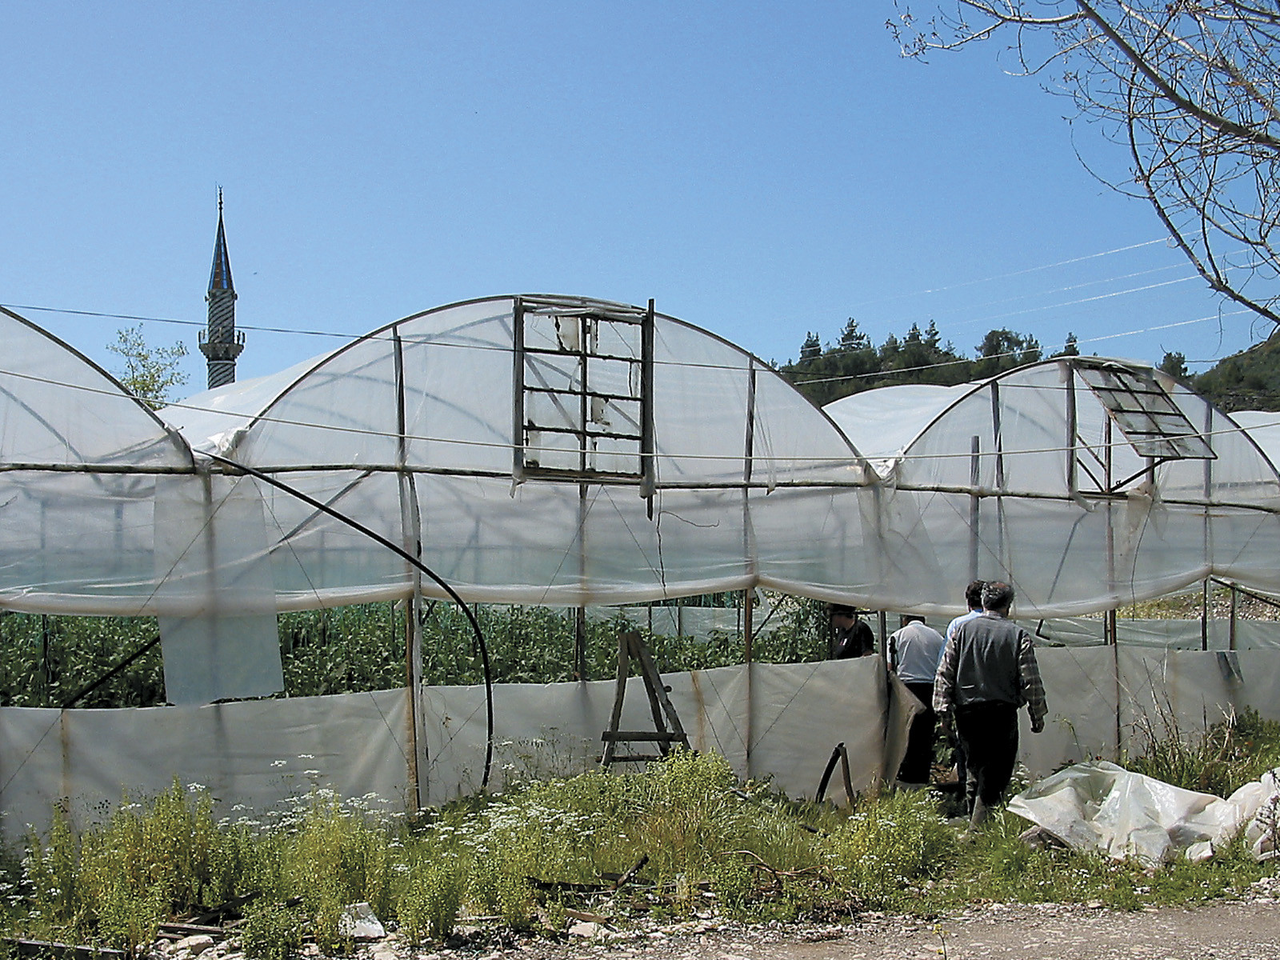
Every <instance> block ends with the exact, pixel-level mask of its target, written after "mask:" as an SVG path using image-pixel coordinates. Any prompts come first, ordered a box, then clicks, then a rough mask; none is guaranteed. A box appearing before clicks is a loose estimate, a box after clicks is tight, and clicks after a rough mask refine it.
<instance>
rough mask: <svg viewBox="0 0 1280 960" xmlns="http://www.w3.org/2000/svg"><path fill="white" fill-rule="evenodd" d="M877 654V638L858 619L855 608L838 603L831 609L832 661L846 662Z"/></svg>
mask: <svg viewBox="0 0 1280 960" xmlns="http://www.w3.org/2000/svg"><path fill="white" fill-rule="evenodd" d="M875 652H876V636H875V634H874V633H872V632H871V628H870V627H869V626H867V624H866V623H865V622H864V621H863V620H861V619H860V618H859V617H858V611H856V610H854V609H853V607H850V606H847V605H845V604H841V603H837V604H833V605H832V607H831V659H832V660H846V659H848V658H850V657H865V656H867V655H868V654H872V653H875Z"/></svg>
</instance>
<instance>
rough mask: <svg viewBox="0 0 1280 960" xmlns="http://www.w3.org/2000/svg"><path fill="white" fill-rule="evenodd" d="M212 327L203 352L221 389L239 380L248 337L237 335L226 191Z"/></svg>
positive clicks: (203, 334) (212, 288) (211, 298)
mask: <svg viewBox="0 0 1280 960" xmlns="http://www.w3.org/2000/svg"><path fill="white" fill-rule="evenodd" d="M204 299H205V302H206V303H208V304H209V324H208V328H207V329H206V330H202V331H200V352H201V353H203V354H204V355H205V357H206V359H208V361H209V387H210V388H211V389H212V388H213V387H221V386H225V385H226V384H228V383H234V382H235V379H236V357H238V356H240V351H241V350H243V349H244V334H243V333H237V332H236V288H235V286H234V285H233V284H232V282H231V260H230V258H229V257H228V256H227V231H226V228H225V227H224V226H223V225H222V188H221V187H219V188H218V237H217V239H216V240H215V241H214V245H213V270H212V271H210V273H209V292H208V294H206V295H205V298H204Z"/></svg>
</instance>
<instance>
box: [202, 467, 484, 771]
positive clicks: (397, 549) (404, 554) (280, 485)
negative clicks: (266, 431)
mask: <svg viewBox="0 0 1280 960" xmlns="http://www.w3.org/2000/svg"><path fill="white" fill-rule="evenodd" d="M206 456H208V457H209V458H210V459H211V460H214V461H216V462H217V463H221V464H222V465H223V466H227V467H230V468H231V469H233V470H238V471H241V472H243V473H247V474H248V475H249V476H251V477H253V478H254V479H255V480H261V481H262V482H263V483H266V484H269V485H270V486H273V487H275V488H276V489H277V490H282V491H284V492H285V493H287V494H289V496H291V497H295V498H297V499H298V500H301V501H302V502H303V503H305V504H307V505H308V506H310V507H314V508H315V509H317V510H319V511H321V512H322V513H325V514H328V515H329V516H331V517H333V518H334V519H335V520H338V521H340V522H342V523H345V524H346V525H347V526H349V527H351V529H353V530H356V531H357V532H359V533H362V534H364V535H365V536H366V537H368V538H369V539H370V540H373V541H374V542H376V543H378V544H380V545H381V546H384V547H386V548H387V549H388V550H390V551H391V552H392V553H394V554H396V555H397V556H399V557H400V558H401V559H403V560H406V561H408V562H409V563H411V564H413V566H414V567H416V568H417V569H418V570H420V571H421V572H422V573H425V574H426V575H427V576H428V577H430V578H431V579H432V580H433V581H435V583H436V584H438V585H439V586H440V588H441V589H442V590H444V592H445V593H447V594H448V595H449V598H450V599H451V600H453V602H454V603H456V604H457V605H458V606H460V607H461V608H462V611H463V612H464V613H465V614H466V615H467V620H469V621H470V623H471V629H472V631H473V633H474V634H475V639H476V648H477V649H478V650H479V653H480V662H481V665H482V667H483V669H484V702H485V746H484V776H483V777H481V778H480V789H481V790H484V789H487V788H488V786H489V772H490V770H491V768H492V766H493V673H492V670H491V669H490V666H489V648H488V647H487V646H486V645H485V642H484V634H483V633H482V632H481V631H480V622H479V621H478V620H476V615H475V613H473V612H472V610H471V608H470V607H469V606H467V604H466V601H465V600H463V599H462V597H460V596H459V595H458V591H456V590H454V589H453V587H451V586H450V585H449V584H448V583H446V582H445V581H444V579H443V578H442V577H441V576H440V575H439V574H437V573H436V572H435V571H434V570H432V569H431V568H430V567H428V566H427V565H426V564H424V563H423V562H422V561H421V560H419V559H418V558H417V557H415V556H413V555H412V554H410V553H409V552H408V551H407V550H405V549H404V548H403V547H401V546H399V545H398V544H396V543H394V542H392V541H391V540H388V539H387V538H386V537H384V536H383V535H382V534H380V533H378V532H377V531H375V530H370V529H369V528H368V527H366V526H365V525H364V524H362V523H360V522H359V521H358V520H353V519H351V517H348V516H347V515H346V514H344V513H341V512H339V511H338V510H335V509H334V508H333V507H331V506H329V505H328V504H326V503H322V502H321V501H319V500H317V499H316V498H315V497H312V496H308V495H307V494H305V493H303V492H302V491H301V490H298V489H296V488H295V487H291V486H289V484H287V483H284V482H283V481H280V480H277V479H276V478H275V477H273V476H270V475H269V474H266V473H263V472H262V471H261V470H258V469H256V468H254V467H249V466H245V465H244V464H243V463H237V462H236V461H235V460H228V459H227V458H226V457H220V456H218V455H217V454H216V453H210V454H206ZM409 695H410V696H415V695H416V691H414V690H410V692H409Z"/></svg>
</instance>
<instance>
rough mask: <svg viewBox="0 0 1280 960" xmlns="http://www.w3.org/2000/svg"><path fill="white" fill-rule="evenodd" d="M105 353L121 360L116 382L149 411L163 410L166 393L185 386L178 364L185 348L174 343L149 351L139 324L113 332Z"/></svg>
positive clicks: (185, 376) (167, 396)
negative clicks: (143, 403)
mask: <svg viewBox="0 0 1280 960" xmlns="http://www.w3.org/2000/svg"><path fill="white" fill-rule="evenodd" d="M107 349H108V350H110V351H111V352H112V353H114V354H116V355H117V356H119V357H121V358H122V359H123V360H124V369H123V370H122V371H119V372H118V373H117V378H118V379H119V380H120V383H121V384H123V385H124V387H125V389H127V390H128V391H129V392H130V393H132V394H133V395H134V396H135V397H138V398H139V399H141V400H145V401H146V402H147V403H148V404H150V405H151V407H152V409H158V408H160V407H163V406H164V405H165V404H166V403H168V402H169V401H170V400H171V399H172V398H171V397H170V396H169V391H170V390H171V389H172V388H173V387H180V386H182V385H183V384H184V383H186V382H187V379H188V377H187V374H186V373H184V372H183V371H182V369H181V368H180V366H179V364H180V363H181V362H182V358H183V357H185V356H186V355H187V348H186V345H185V344H183V342H182V341H181V340H176V341H174V343H173V344H172V345H171V346H167V347H164V346H161V347H153V346H151V345H150V344H148V343H147V341H146V338H144V337H143V335H142V324H138V325H137V326H133V327H125V328H124V329H122V330H118V331H117V332H116V342H115V343H109V344H107Z"/></svg>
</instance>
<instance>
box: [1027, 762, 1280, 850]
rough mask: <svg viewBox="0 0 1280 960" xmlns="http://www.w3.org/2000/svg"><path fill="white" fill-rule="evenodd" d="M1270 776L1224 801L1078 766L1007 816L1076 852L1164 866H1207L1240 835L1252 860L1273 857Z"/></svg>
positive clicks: (1097, 765)
mask: <svg viewBox="0 0 1280 960" xmlns="http://www.w3.org/2000/svg"><path fill="white" fill-rule="evenodd" d="M1276 773H1277V771H1275V770H1272V771H1269V772H1267V773H1266V774H1264V775H1263V776H1262V778H1261V779H1259V780H1255V781H1253V782H1252V783H1247V784H1245V785H1244V786H1243V787H1241V788H1240V789H1238V790H1236V791H1235V793H1233V794H1232V795H1231V796H1230V797H1228V798H1227V799H1225V800H1224V799H1223V798H1221V797H1217V796H1214V795H1212V794H1207V793H1197V792H1195V791H1193V790H1184V789H1182V788H1181V787H1175V786H1173V785H1172V784H1169V783H1165V782H1163V781H1161V780H1156V779H1154V778H1153V777H1147V776H1143V775H1142V774H1139V773H1132V772H1130V771H1128V770H1125V769H1124V768H1123V767H1119V766H1117V765H1116V764H1114V763H1108V762H1107V761H1105V760H1098V761H1091V762H1088V763H1078V764H1075V765H1073V766H1070V767H1067V768H1066V769H1065V770H1061V771H1059V772H1058V773H1055V774H1053V775H1052V776H1050V777H1046V778H1045V779H1043V780H1041V781H1039V782H1038V783H1035V784H1033V785H1032V786H1031V787H1029V788H1028V789H1026V790H1024V791H1023V792H1022V793H1020V794H1018V795H1017V796H1016V797H1014V798H1013V799H1012V800H1010V801H1009V811H1010V812H1011V813H1016V814H1017V815H1018V816H1020V817H1024V818H1025V819H1027V820H1030V821H1031V822H1032V823H1034V824H1036V825H1037V826H1039V827H1041V828H1042V829H1044V830H1045V831H1046V832H1048V833H1050V834H1052V835H1053V836H1055V837H1057V838H1058V839H1060V840H1061V841H1062V842H1063V843H1065V844H1066V845H1067V846H1069V847H1072V848H1073V849H1076V850H1082V851H1086V852H1091V853H1101V854H1105V855H1107V856H1109V857H1113V858H1115V859H1118V860H1119V859H1126V858H1133V859H1136V860H1141V861H1143V862H1145V863H1152V864H1154V863H1164V862H1167V861H1169V860H1173V859H1176V858H1177V857H1180V856H1183V857H1186V858H1187V859H1188V860H1197V861H1198V860H1206V859H1208V858H1209V857H1212V856H1213V855H1214V854H1215V853H1216V852H1218V851H1219V850H1221V849H1223V848H1224V847H1225V846H1227V845H1228V844H1229V843H1230V842H1231V841H1232V840H1233V839H1234V838H1235V837H1236V836H1238V835H1239V834H1240V831H1241V830H1242V829H1243V830H1244V831H1245V838H1246V840H1247V841H1248V842H1249V844H1250V847H1251V851H1252V853H1253V856H1254V857H1255V858H1256V859H1259V860H1265V859H1270V858H1272V857H1274V856H1276V839H1277V833H1278V832H1280V826H1278V823H1277V821H1278V817H1277V808H1280V781H1278V780H1277V778H1276Z"/></svg>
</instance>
